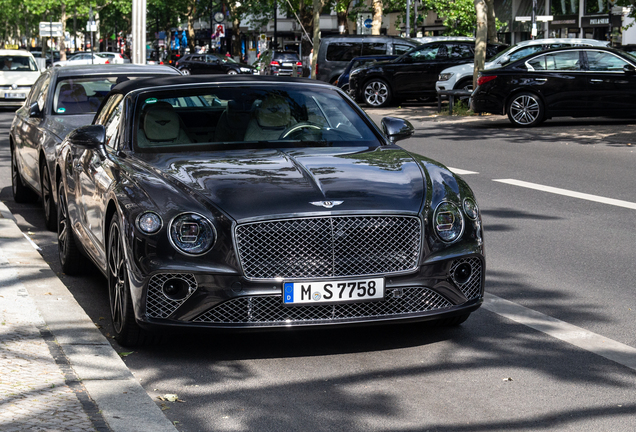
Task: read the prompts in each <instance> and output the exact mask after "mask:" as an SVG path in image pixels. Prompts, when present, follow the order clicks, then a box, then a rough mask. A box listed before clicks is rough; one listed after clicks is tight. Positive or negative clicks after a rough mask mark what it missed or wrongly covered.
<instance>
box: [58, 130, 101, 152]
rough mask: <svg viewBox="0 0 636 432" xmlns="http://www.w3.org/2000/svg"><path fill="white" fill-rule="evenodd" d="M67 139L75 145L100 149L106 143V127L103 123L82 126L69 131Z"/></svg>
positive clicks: (88, 148)
mask: <svg viewBox="0 0 636 432" xmlns="http://www.w3.org/2000/svg"><path fill="white" fill-rule="evenodd" d="M66 139H67V141H68V142H69V143H71V145H73V146H75V147H79V148H83V149H87V150H99V149H103V148H104V146H105V145H106V129H105V128H104V126H102V125H88V126H82V127H80V128H77V129H75V130H74V131H72V132H71V133H69V134H68V135H67V136H66Z"/></svg>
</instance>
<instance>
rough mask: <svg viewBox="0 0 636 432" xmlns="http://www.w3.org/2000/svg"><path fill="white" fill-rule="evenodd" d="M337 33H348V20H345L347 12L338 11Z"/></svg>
mask: <svg viewBox="0 0 636 432" xmlns="http://www.w3.org/2000/svg"><path fill="white" fill-rule="evenodd" d="M338 33H340V34H349V22H348V21H347V12H346V11H345V12H338Z"/></svg>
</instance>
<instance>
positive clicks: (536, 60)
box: [519, 50, 588, 115]
mask: <svg viewBox="0 0 636 432" xmlns="http://www.w3.org/2000/svg"><path fill="white" fill-rule="evenodd" d="M525 64H526V66H527V68H528V73H525V74H524V73H522V74H521V76H520V77H519V83H520V84H521V85H523V86H525V87H527V88H528V89H529V90H532V91H535V92H537V93H539V94H541V96H543V100H544V102H545V104H546V109H547V110H548V112H552V113H554V114H565V115H582V114H584V113H585V112H586V110H587V106H588V97H587V91H586V88H587V83H586V80H587V79H586V72H585V71H584V68H583V67H582V64H583V54H582V52H581V50H568V51H557V52H549V53H546V54H542V55H538V56H535V57H532V58H530V59H529V60H528V61H526V63H525Z"/></svg>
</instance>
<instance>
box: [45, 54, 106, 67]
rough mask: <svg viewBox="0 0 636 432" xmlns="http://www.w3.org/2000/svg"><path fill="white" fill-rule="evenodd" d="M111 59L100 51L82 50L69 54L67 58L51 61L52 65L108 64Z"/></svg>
mask: <svg viewBox="0 0 636 432" xmlns="http://www.w3.org/2000/svg"><path fill="white" fill-rule="evenodd" d="M110 63H111V61H110V60H109V59H108V57H107V56H105V55H102V54H101V53H90V52H83V53H77V54H74V55H73V56H71V57H70V58H69V59H68V60H64V61H58V62H55V63H53V66H55V67H59V66H71V65H72V66H75V65H89V64H110Z"/></svg>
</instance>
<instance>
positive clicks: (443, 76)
mask: <svg viewBox="0 0 636 432" xmlns="http://www.w3.org/2000/svg"><path fill="white" fill-rule="evenodd" d="M452 76H453V74H452V73H448V72H447V73H441V74H439V77H438V80H437V81H448V80H449V79H451V77H452Z"/></svg>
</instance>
